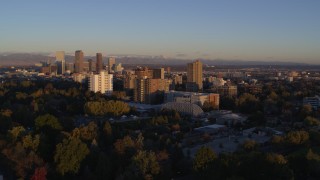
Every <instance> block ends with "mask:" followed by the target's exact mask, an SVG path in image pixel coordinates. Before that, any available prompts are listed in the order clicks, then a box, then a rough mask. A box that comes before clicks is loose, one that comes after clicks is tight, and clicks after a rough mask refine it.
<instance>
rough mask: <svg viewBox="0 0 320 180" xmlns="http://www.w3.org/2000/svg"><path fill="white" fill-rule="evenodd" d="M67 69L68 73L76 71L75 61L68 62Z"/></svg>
mask: <svg viewBox="0 0 320 180" xmlns="http://www.w3.org/2000/svg"><path fill="white" fill-rule="evenodd" d="M66 71H68V73H73V72H74V63H66Z"/></svg>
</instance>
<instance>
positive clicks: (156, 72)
mask: <svg viewBox="0 0 320 180" xmlns="http://www.w3.org/2000/svg"><path fill="white" fill-rule="evenodd" d="M153 78H154V79H164V68H159V69H153Z"/></svg>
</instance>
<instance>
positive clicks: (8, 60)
mask: <svg viewBox="0 0 320 180" xmlns="http://www.w3.org/2000/svg"><path fill="white" fill-rule="evenodd" d="M54 59H55V58H54V57H52V55H49V54H41V53H0V66H9V65H10V66H12V65H13V66H17V65H34V64H35V63H39V62H41V61H48V60H51V61H54ZM85 59H93V60H94V59H95V57H92V56H91V57H90V56H87V57H85ZM73 60H74V56H70V55H66V61H67V62H73ZM116 61H117V62H119V63H122V64H130V65H134V64H137V65H143V64H158V65H183V64H186V63H189V62H192V61H193V60H190V59H175V58H167V57H162V56H126V55H122V56H116ZM201 61H202V62H203V63H204V64H207V65H209V66H218V65H223V66H228V65H232V66H245V65H249V66H252V65H257V66H260V65H261V66H265V65H273V66H274V65H279V66H308V65H309V64H307V63H294V62H278V61H245V60H223V59H215V60H208V59H201ZM104 62H107V58H104Z"/></svg>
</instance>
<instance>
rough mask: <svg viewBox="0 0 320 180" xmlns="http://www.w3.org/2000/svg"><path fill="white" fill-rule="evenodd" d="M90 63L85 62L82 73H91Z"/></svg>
mask: <svg viewBox="0 0 320 180" xmlns="http://www.w3.org/2000/svg"><path fill="white" fill-rule="evenodd" d="M89 69H90V67H89V61H84V62H83V67H82V72H89Z"/></svg>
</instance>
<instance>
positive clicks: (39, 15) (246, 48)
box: [0, 0, 320, 64]
mask: <svg viewBox="0 0 320 180" xmlns="http://www.w3.org/2000/svg"><path fill="white" fill-rule="evenodd" d="M75 2H77V3H75ZM319 17H320V2H318V1H305V2H301V1H295V0H294V1H281V2H279V1H274V0H272V1H268V2H261V1H260V2H257V1H249V0H246V1H241V2H237V1H228V2H224V1H201V2H197V3H196V2H192V1H184V3H181V2H178V1H161V2H148V1H137V2H130V1H122V2H103V1H93V2H92V1H90V2H85V1H68V2H63V3H62V1H61V2H60V3H59V1H55V2H43V1H33V2H32V3H30V2H19V3H14V2H3V3H2V5H1V7H0V22H2V26H1V29H0V39H1V42H0V52H55V51H56V50H64V51H65V52H66V53H68V52H74V51H75V50H76V49H82V50H83V51H84V53H85V55H95V53H96V52H102V53H103V55H105V54H110V55H114V54H133V55H150V56H160V55H162V56H166V57H172V58H178V59H197V58H204V59H226V60H228V59H231V60H237V59H239V60H249V61H285V62H304V63H311V64H319V61H320V51H319V49H320V36H319V30H320V25H319V23H318V22H317V21H318V19H319Z"/></svg>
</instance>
